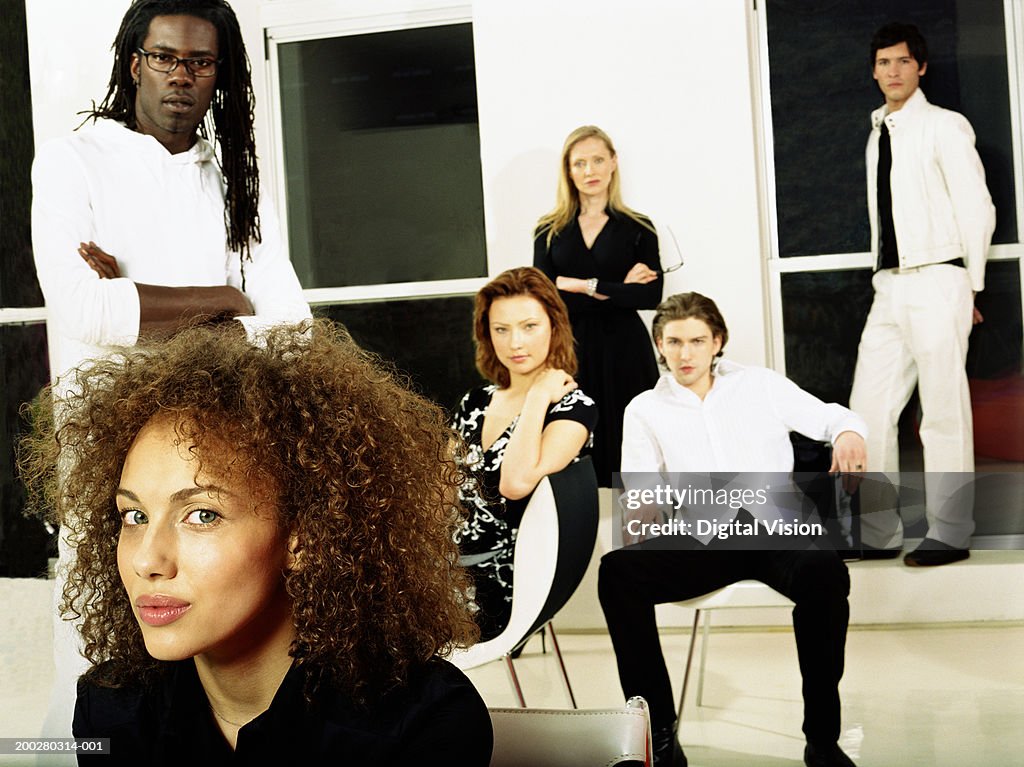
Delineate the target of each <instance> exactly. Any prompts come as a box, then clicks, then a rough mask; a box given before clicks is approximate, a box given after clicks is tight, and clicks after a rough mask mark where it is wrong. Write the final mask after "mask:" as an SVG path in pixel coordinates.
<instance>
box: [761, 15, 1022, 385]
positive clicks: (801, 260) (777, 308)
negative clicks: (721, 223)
mask: <svg viewBox="0 0 1024 767" xmlns="http://www.w3.org/2000/svg"><path fill="white" fill-rule="evenodd" d="M766 6H767V3H765V2H761V3H755V7H754V9H753V16H754V27H755V29H754V34H755V35H756V38H757V39H756V46H752V48H753V49H752V50H751V56H752V57H753V58H754V59H755V61H754V67H753V68H754V70H755V73H756V74H755V76H754V78H753V79H754V82H753V84H752V85H753V88H754V90H755V94H756V95H755V101H756V102H757V105H756V111H757V113H758V115H759V120H758V125H757V126H756V131H757V134H758V144H759V146H758V155H759V156H760V162H761V167H760V168H759V172H760V175H761V184H760V185H761V194H760V196H761V203H760V207H761V229H762V241H763V242H765V243H766V246H767V253H766V261H767V270H766V275H767V282H768V286H767V292H768V328H767V330H768V360H769V365H771V367H773V368H774V369H775V370H777V371H779V372H780V373H782V374H785V373H786V355H785V348H786V346H785V331H784V328H783V311H782V275H783V274H790V273H794V272H832V271H842V270H847V269H870V268H872V266H873V261H872V258H871V253H870V252H860V253H821V254H817V255H812V256H791V257H788V258H783V257H782V256H781V254H780V252H779V231H778V208H777V197H776V187H775V180H776V179H775V135H774V130H773V124H772V100H771V96H772V94H771V77H770V70H769V55H768V53H769V51H768V9H767V7H766ZM1003 19H1004V25H1005V28H1006V68H1007V76H1008V82H1009V94H1008V95H1009V102H1010V131H1011V141H1012V147H1011V149H1012V154H1011V156H1012V158H1013V159H1012V162H1013V164H1014V200H1015V207H1016V212H1017V241H1016V242H1015V243H1008V244H1002V245H993V246H992V247H991V248H990V250H989V254H988V260H989V261H1013V260H1016V261H1017V263H1018V267H1019V269H1020V274H1021V285H1022V286H1024V49H1022V46H1024V6H1022V5H1021V4H1020V3H1019V2H1015V0H1003ZM865 138H866V134H865ZM1021 312H1022V314H1024V289H1022V291H1021Z"/></svg>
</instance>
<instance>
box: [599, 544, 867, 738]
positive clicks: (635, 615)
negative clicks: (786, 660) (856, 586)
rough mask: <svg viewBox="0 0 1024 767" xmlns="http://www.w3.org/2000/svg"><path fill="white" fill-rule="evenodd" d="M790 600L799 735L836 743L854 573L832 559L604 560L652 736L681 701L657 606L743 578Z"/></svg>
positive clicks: (624, 676) (688, 555) (616, 637)
mask: <svg viewBox="0 0 1024 767" xmlns="http://www.w3.org/2000/svg"><path fill="white" fill-rule="evenodd" d="M748 578H749V579H755V580H759V581H761V582H762V583H766V584H767V585H769V586H771V587H772V588H773V589H775V590H776V591H778V592H779V593H781V594H783V595H785V596H786V597H788V598H789V599H791V600H793V602H794V603H795V607H794V608H793V629H794V633H795V635H796V648H797V655H798V657H799V660H800V673H801V674H802V676H803V698H804V722H803V731H804V735H805V736H806V738H807V741H808V742H809V743H814V744H816V745H817V744H822V745H826V744H831V743H835V742H836V741H837V740H838V739H839V680H840V679H841V678H842V676H843V657H844V652H845V647H846V628H847V625H848V624H849V619H850V606H849V603H848V602H847V597H848V596H849V593H850V574H849V572H848V571H847V569H846V565H845V564H844V563H843V560H842V559H841V558H840V557H839V556H838V555H837V554H836V553H835V552H833V551H817V550H811V551H736V550H733V551H718V550H699V551H658V550H638V549H636V548H635V547H631V548H625V549H619V550H617V551H612V552H609V553H608V554H605V555H604V557H603V558H602V559H601V569H600V572H599V577H598V595H599V597H600V599H601V608H602V609H603V610H604V616H605V620H606V621H607V623H608V633H609V634H610V635H611V640H612V645H613V647H614V648H615V658H616V662H617V664H618V667H619V681H620V682H621V684H622V691H623V693H625V695H626V697H627V698H628V697H631V696H633V695H642V696H643V697H644V698H645V699H646V700H647V703H648V705H649V706H650V711H651V726H652V727H653V728H654V729H658V728H661V727H668V726H671V724H672V723H673V721H675V717H676V700H675V699H674V698H673V696H672V684H671V681H670V679H669V674H668V670H667V668H666V667H665V657H664V655H663V654H662V650H661V642H660V640H659V638H658V627H657V624H656V623H655V619H654V606H655V605H657V604H661V603H663V602H678V601H681V600H684V599H692V598H693V597H698V596H701V595H703V594H707V593H709V592H711V591H715V590H716V589H720V588H722V587H724V586H728V585H729V584H730V583H735V582H736V581H740V580H744V579H748Z"/></svg>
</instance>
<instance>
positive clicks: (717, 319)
mask: <svg viewBox="0 0 1024 767" xmlns="http://www.w3.org/2000/svg"><path fill="white" fill-rule="evenodd" d="M653 335H654V341H655V344H656V345H657V347H658V350H659V352H660V362H661V364H662V365H665V366H666V367H667V368H668V371H669V372H668V373H667V374H665V375H663V376H662V377H661V379H660V380H659V381H658V383H657V385H656V386H655V387H654V388H653V389H652V390H650V391H647V392H644V393H643V394H641V395H639V396H638V397H636V398H635V399H634V400H633V401H632V402H631V403H630V404H629V406H628V407H627V408H626V412H625V420H624V423H623V443H622V472H623V479H624V480H625V481H626V485H627V487H629V483H630V474H633V475H634V477H635V476H636V473H639V472H647V473H648V475H651V474H661V475H665V474H666V473H667V472H704V473H707V472H761V473H763V472H766V471H768V472H785V473H789V472H791V471H792V469H793V452H792V445H791V443H790V440H789V432H790V431H798V432H800V433H802V434H805V435H806V436H808V437H811V438H813V439H818V440H828V441H829V442H831V443H832V445H833V461H832V466H831V469H830V471H832V472H837V471H838V472H843V473H850V474H853V473H855V472H860V471H861V470H862V469H863V466H864V464H865V463H866V454H865V448H864V436H865V433H866V429H865V427H864V423H863V421H862V420H861V419H860V418H859V417H858V416H857V415H855V414H854V413H852V412H851V411H849V410H847V409H846V408H844V407H841V406H840V405H836V404H826V403H824V402H822V401H821V400H819V399H817V398H816V397H814V396H812V395H810V394H808V393H807V392H805V391H803V390H801V389H800V388H799V387H797V386H796V385H795V384H794V383H792V382H791V381H789V380H787V379H786V378H785V377H784V376H781V375H779V374H777V373H775V372H773V371H771V370H767V369H764V368H754V367H743V366H740V365H737V364H734V363H730V362H727V361H723V360H720V359H718V358H719V357H720V356H721V354H722V349H723V347H724V346H725V344H726V341H727V340H728V338H729V333H728V330H727V329H726V326H725V321H724V320H723V319H722V315H721V313H720V312H719V311H718V307H717V306H716V305H715V303H714V301H712V300H711V299H709V298H707V297H705V296H702V295H700V294H699V293H684V294H680V295H675V296H671V297H670V298H667V299H665V300H664V301H663V302H662V303H661V304H660V305H659V306H658V310H657V312H656V314H655V317H654V323H653ZM848 479H852V480H854V481H856V476H853V477H849V478H848ZM732 513H733V514H734V515H735V516H736V517H737V519H736V520H735V521H737V522H740V521H752V519H751V515H750V513H749V512H748V511H746V510H745V509H736V510H734V511H733V512H732ZM718 521H719V522H722V521H723V520H721V519H720V520H718ZM748 529H749V527H748ZM753 529H754V530H757V529H758V525H757V524H754V525H753ZM762 529H764V528H762ZM711 539H712V541H715V540H716V539H715V538H714V537H713V536H712V537H711ZM686 540H689V542H690V543H691V544H692V546H690V547H689V550H680V549H681V548H685V547H677V548H676V550H671V548H670V547H668V546H665V545H659V546H657V547H653V546H648V547H644V546H641V547H627V548H624V549H619V550H616V551H612V552H610V553H608V554H606V555H605V556H604V558H603V559H602V561H601V569H600V575H599V581H598V591H599V595H600V599H601V607H602V609H603V610H604V614H605V620H606V621H607V623H608V632H609V634H610V635H611V639H612V644H613V646H614V648H615V656H616V661H617V663H618V670H619V680H620V682H621V683H622V688H623V692H624V693H625V694H626V696H627V697H629V696H633V695H642V696H643V697H644V698H646V700H647V702H648V704H649V705H650V710H651V726H652V729H653V731H654V749H655V755H654V756H655V758H654V763H655V765H657V766H658V767H667V765H672V767H680V765H686V757H685V756H684V754H683V751H682V748H681V747H680V746H679V742H678V740H677V739H676V735H675V724H676V723H675V716H676V715H675V711H676V708H675V703H674V699H673V696H672V686H671V682H670V680H669V675H668V671H667V669H666V667H665V659H664V657H663V655H662V652H661V646H660V643H659V639H658V628H657V625H656V623H655V614H654V606H655V605H656V604H659V603H663V602H677V601H681V600H684V599H691V598H693V597H697V596H700V595H702V594H707V593H709V592H711V591H715V590H716V589H720V588H722V587H724V586H728V585H729V584H730V583H735V582H736V581H739V580H743V579H747V578H752V579H756V580H759V581H762V582H763V583H766V584H768V585H769V586H771V587H772V588H774V589H776V590H777V591H779V592H780V593H782V594H784V595H785V596H786V597H788V598H789V599H792V600H793V601H794V602H795V603H796V607H795V608H794V610H793V627H794V630H795V634H796V643H797V653H798V655H799V659H800V671H801V673H802V674H803V696H804V723H803V731H804V734H805V736H806V738H807V747H806V749H805V751H804V761H805V763H806V764H807V765H809V766H810V767H818V766H819V765H820V766H822V767H826V766H827V767H832V766H833V765H835V766H837V767H843V766H846V767H851V766H852V765H853V762H852V761H850V759H849V758H848V757H847V756H846V754H844V753H843V752H842V750H841V749H840V748H839V746H838V744H837V741H838V739H839V680H840V678H841V677H842V675H843V654H844V647H845V644H846V627H847V623H848V621H849V604H848V603H847V595H848V594H849V591H850V578H849V574H848V572H847V570H846V565H844V564H843V561H842V559H841V558H840V557H839V556H838V555H837V554H836V553H835V552H834V551H829V550H813V549H810V550H798V549H807V546H808V544H807V542H806V540H805V541H804V544H803V545H802V546H796V545H794V546H789V547H787V548H788V550H770V549H771V548H772V547H771V546H769V545H767V541H766V545H764V546H755V547H754V548H757V549H758V550H743V551H741V550H721V548H719V547H717V546H714V545H713V546H710V547H705V546H703V545H701V544H700V543H698V542H696V541H694V540H693V539H686ZM645 548H646V550H638V549H645ZM693 548H696V549H704V550H697V551H695V550H692V549H693ZM747 548H751V547H750V546H748V547H747ZM716 549H717V550H716Z"/></svg>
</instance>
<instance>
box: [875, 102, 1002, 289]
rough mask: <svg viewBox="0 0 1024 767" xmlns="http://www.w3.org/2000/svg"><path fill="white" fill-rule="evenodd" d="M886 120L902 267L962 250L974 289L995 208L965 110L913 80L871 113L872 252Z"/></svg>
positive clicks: (981, 278)
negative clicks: (897, 105)
mask: <svg viewBox="0 0 1024 767" xmlns="http://www.w3.org/2000/svg"><path fill="white" fill-rule="evenodd" d="M882 120H885V123H886V125H887V126H888V127H889V136H890V141H891V145H892V175H891V176H890V180H891V185H892V218H893V223H894V225H895V227H896V244H897V247H898V248H899V254H900V266H901V267H903V268H908V267H914V266H924V265H926V264H937V263H942V262H943V261H950V260H952V259H955V258H962V259H963V260H964V264H965V265H966V267H967V272H968V274H969V275H970V280H971V287H972V289H974V290H975V291H980V290H983V289H984V288H985V258H986V256H987V254H988V248H989V245H990V243H991V241H992V232H993V231H994V230H995V226H996V210H995V206H994V205H993V204H992V197H991V195H990V194H989V191H988V187H987V186H986V185H985V168H984V167H983V166H982V164H981V159H980V158H979V157H978V152H977V150H976V149H975V148H974V130H973V129H972V128H971V124H970V123H969V122H968V121H967V118H965V117H964V116H963V115H961V114H959V113H957V112H952V111H950V110H948V109H942V108H941V107H937V106H935V105H934V104H931V103H929V101H928V99H926V98H925V95H924V93H922V92H921V89H920V88H918V89H917V90H916V91H914V93H913V95H912V96H911V97H910V98H909V99H907V102H906V103H905V104H904V105H903V108H902V109H899V110H897V111H896V112H891V113H888V114H887V113H886V107H884V106H883V107H880V108H878V109H876V110H875V111H874V112H872V113H871V135H870V136H868V146H867V156H866V161H867V172H868V215H869V218H870V221H871V252H872V253H873V254H874V255H875V259H876V263H877V259H878V195H877V192H876V190H877V177H878V137H879V134H880V128H879V126H880V125H881V123H882Z"/></svg>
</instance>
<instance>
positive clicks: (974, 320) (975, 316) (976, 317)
mask: <svg viewBox="0 0 1024 767" xmlns="http://www.w3.org/2000/svg"><path fill="white" fill-rule="evenodd" d="M977 297H978V291H976V290H975V291H972V292H971V298H977ZM971 312H972V314H971V324H972V325H980V324H981V323H983V322H984V321H985V318H984V317H982V316H981V312H979V311H978V307H977V306H972V307H971Z"/></svg>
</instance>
